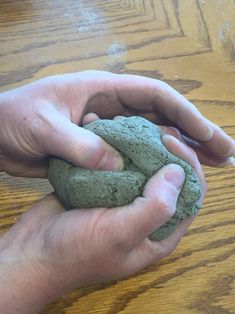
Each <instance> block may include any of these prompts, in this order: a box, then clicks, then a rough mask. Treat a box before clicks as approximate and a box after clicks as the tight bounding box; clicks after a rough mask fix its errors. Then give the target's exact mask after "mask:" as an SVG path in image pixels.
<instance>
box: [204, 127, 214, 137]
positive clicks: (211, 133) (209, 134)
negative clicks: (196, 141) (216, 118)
mask: <svg viewBox="0 0 235 314" xmlns="http://www.w3.org/2000/svg"><path fill="white" fill-rule="evenodd" d="M213 134H214V130H213V128H212V127H211V126H208V129H207V134H206V137H205V141H209V140H210V139H211V138H212V136H213Z"/></svg>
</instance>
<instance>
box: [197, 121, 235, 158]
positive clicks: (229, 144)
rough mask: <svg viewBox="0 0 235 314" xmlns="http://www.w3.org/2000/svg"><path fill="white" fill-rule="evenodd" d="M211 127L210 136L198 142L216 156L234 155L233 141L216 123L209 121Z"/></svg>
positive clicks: (234, 145) (234, 146)
mask: <svg viewBox="0 0 235 314" xmlns="http://www.w3.org/2000/svg"><path fill="white" fill-rule="evenodd" d="M211 128H212V129H213V136H212V138H211V139H210V140H208V141H206V142H203V143H200V144H201V145H202V146H204V147H205V148H206V149H207V150H208V151H211V152H213V153H214V154H215V155H217V156H218V157H222V158H228V157H232V156H234V155H235V141H234V140H233V139H232V138H231V137H230V136H228V135H227V134H226V133H225V132H224V131H223V130H222V129H221V128H220V127H218V126H217V125H215V124H213V123H211Z"/></svg>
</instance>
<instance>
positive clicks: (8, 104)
mask: <svg viewBox="0 0 235 314" xmlns="http://www.w3.org/2000/svg"><path fill="white" fill-rule="evenodd" d="M89 112H94V113H95V114H97V115H98V116H100V118H113V117H114V116H116V115H127V116H128V115H142V116H144V117H146V118H148V119H150V120H152V121H153V122H156V123H160V124H162V123H163V124H168V125H174V126H176V127H177V128H180V129H181V130H182V131H183V132H184V133H185V137H184V139H185V140H186V142H187V143H188V144H189V145H191V146H192V147H193V148H194V149H195V151H196V152H197V153H198V156H199V159H200V160H201V161H203V162H204V163H205V164H209V165H216V166H218V165H224V164H226V163H227V162H228V157H230V156H232V155H234V154H235V143H234V141H233V140H232V139H231V138H230V137H229V136H228V135H226V134H225V133H224V132H223V131H222V130H221V129H220V128H219V127H218V126H216V125H215V124H213V123H212V122H210V121H208V120H207V119H206V118H204V117H203V116H202V115H201V114H200V113H199V111H198V110H197V109H196V108H195V107H194V106H193V105H192V104H191V103H190V102H189V101H187V100H186V99H185V98H184V97H183V96H182V95H180V94H179V93H177V92H176V91H175V90H174V89H173V88H171V87H170V86H168V85H167V84H166V83H164V82H162V81H158V80H154V79H150V78H146V77H141V76H134V75H118V74H112V73H108V72H99V71H86V72H80V73H72V74H65V75H58V76H52V77H48V78H45V79H42V80H40V81H36V82H34V83H32V84H29V85H26V86H24V87H21V88H18V89H15V90H12V91H9V92H6V93H3V94H1V95H0V123H1V129H0V171H1V170H2V171H6V172H8V173H9V174H12V175H19V176H32V177H46V176H47V158H48V156H49V155H56V156H58V157H61V158H64V159H66V160H68V161H71V162H72V163H73V164H75V165H78V166H81V167H86V168H96V169H107V170H108V169H120V168H121V167H122V161H121V159H120V156H119V155H118V153H117V152H115V151H114V150H113V149H112V148H111V147H110V146H108V145H107V144H105V142H104V141H102V140H101V139H100V138H99V137H98V136H96V135H94V134H92V133H90V132H89V131H87V130H84V129H83V128H80V127H79V126H80V125H81V122H82V119H83V117H84V116H85V115H86V114H87V113H89ZM114 156H116V157H114Z"/></svg>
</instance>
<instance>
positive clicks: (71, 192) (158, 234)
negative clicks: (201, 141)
mask: <svg viewBox="0 0 235 314" xmlns="http://www.w3.org/2000/svg"><path fill="white" fill-rule="evenodd" d="M84 128H86V129H87V130H90V131H91V132H94V133H95V134H97V135H99V136H100V137H101V138H103V139H104V140H105V141H106V142H107V143H108V144H110V145H111V146H113V147H114V148H115V149H116V150H118V151H119V152H120V154H121V155H122V157H123V159H124V163H125V167H124V169H123V170H121V171H100V170H87V169H83V168H79V167H74V166H73V165H72V164H70V163H69V162H67V161H64V160H62V159H58V158H52V159H51V160H50V165H49V174H48V178H49V181H50V183H51V184H52V186H53V187H54V190H55V193H56V194H57V196H58V197H59V199H60V200H61V202H62V203H63V205H64V206H65V208H66V209H72V208H94V207H110V208H112V207H117V206H124V205H126V204H129V203H131V202H133V201H134V199H135V198H136V197H138V196H141V195H142V192H143V190H144V186H145V183H146V182H147V181H148V179H149V178H150V177H151V176H153V175H154V174H155V173H156V172H157V171H158V170H159V169H161V168H162V167H163V166H165V165H167V164H170V163H174V164H178V165H180V166H181V167H182V168H183V169H184V172H185V182H184V185H183V187H182V190H181V193H180V195H179V197H178V201H177V210H176V212H175V214H174V216H173V217H172V218H171V219H170V220H169V221H168V222H167V223H166V224H164V225H163V226H162V227H160V228H159V229H157V230H155V231H154V232H153V233H152V234H150V235H149V238H150V239H151V240H153V241H159V240H163V239H165V238H167V237H168V236H169V235H170V234H172V233H173V232H174V230H175V228H176V226H177V225H178V224H179V223H180V222H181V221H182V220H183V219H185V218H186V217H189V216H192V215H194V214H196V213H197V211H198V209H199V206H198V203H197V201H198V200H199V198H200V196H201V186H200V182H199V179H198V177H197V175H196V173H195V171H194V170H193V169H192V167H191V166H190V165H189V164H188V163H186V162H185V161H183V160H182V159H180V158H178V157H176V156H175V155H173V154H172V153H170V152H169V151H168V150H167V149H166V148H165V146H164V145H163V143H162V141H161V132H160V129H159V127H158V126H156V125H155V124H153V123H151V122H149V121H148V120H146V119H144V118H141V117H130V118H124V117H122V118H119V119H116V120H97V121H94V122H92V123H90V124H88V125H86V126H85V127H84ZM110 210H111V209H110ZM156 210H157V205H156Z"/></svg>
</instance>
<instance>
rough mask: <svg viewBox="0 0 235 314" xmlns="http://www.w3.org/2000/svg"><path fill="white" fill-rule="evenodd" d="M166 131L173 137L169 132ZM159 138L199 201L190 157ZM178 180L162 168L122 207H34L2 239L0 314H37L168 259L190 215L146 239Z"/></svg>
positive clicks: (51, 202)
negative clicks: (164, 234)
mask: <svg viewBox="0 0 235 314" xmlns="http://www.w3.org/2000/svg"><path fill="white" fill-rule="evenodd" d="M93 117H94V116H93ZM90 118H91V116H90V117H89V116H87V117H86V120H89V119H90ZM165 132H167V129H165ZM167 133H168V132H167ZM170 133H171V134H174V135H176V136H177V132H176V131H175V130H174V129H170ZM163 138H164V143H165V145H166V146H167V148H168V150H170V151H171V152H172V153H175V154H176V155H178V156H179V157H180V158H182V159H184V160H186V161H187V162H188V163H190V164H191V165H192V166H193V168H194V169H195V171H196V172H197V174H198V176H199V178H200V181H201V185H202V197H201V199H200V201H201V202H202V201H203V198H204V196H205V193H206V184H205V179H204V176H203V172H202V169H201V166H200V163H199V161H198V159H197V156H196V154H195V153H194V152H193V150H192V149H191V148H189V147H188V146H187V145H185V144H184V143H182V142H181V141H179V140H178V139H177V138H175V137H172V136H171V135H165V136H164V137H163ZM183 182H184V173H183V169H182V168H180V167H179V166H177V165H168V166H166V167H163V168H162V169H161V170H160V171H159V172H158V173H157V174H156V175H154V176H153V177H152V178H151V179H150V180H149V181H148V182H147V184H146V186H145V190H144V193H143V197H138V198H137V199H135V201H134V202H133V203H132V204H130V205H128V206H124V207H119V208H113V209H108V208H94V209H79V210H76V209H74V210H71V211H67V212H65V211H64V208H62V206H61V205H60V203H59V202H58V201H57V199H56V197H55V196H54V195H53V194H52V195H50V196H47V197H46V198H44V199H43V200H41V201H40V202H38V203H37V204H35V205H34V206H33V207H32V208H31V209H30V210H29V211H27V212H26V213H24V214H23V215H22V216H21V217H20V219H19V221H18V222H17V223H16V224H15V225H14V226H13V227H12V228H11V229H10V230H9V231H8V232H7V233H6V234H5V235H4V236H3V237H2V238H1V239H0V269H1V277H2V278H1V280H0V281H1V282H2V284H1V285H0V295H1V299H0V307H1V310H2V312H3V313H12V314H14V313H21V314H26V313H30V314H32V313H33V311H34V312H35V313H38V311H40V309H41V308H42V307H43V306H44V305H46V304H47V303H49V302H52V301H53V300H55V299H57V298H58V297H60V296H61V295H62V294H64V293H65V292H67V291H69V290H71V289H73V288H78V287H84V286H86V285H90V284H95V283H103V282H107V281H110V280H113V279H117V278H123V277H127V276H129V275H131V274H133V273H135V272H137V271H138V270H140V269H142V268H144V267H146V266H147V265H149V264H151V263H153V262H154V261H156V260H158V259H160V258H163V257H164V256H166V255H168V254H170V253H171V251H172V250H174V249H175V247H176V246H177V244H178V242H179V241H180V239H181V237H182V236H183V235H184V233H185V231H186V230H187V228H188V226H189V225H190V223H191V222H192V220H193V217H191V218H188V219H186V220H185V221H183V222H182V223H181V224H180V225H179V226H178V227H177V229H176V231H175V232H174V233H173V234H172V235H171V236H170V237H169V238H168V239H166V240H163V241H160V242H151V241H150V240H149V239H148V238H147V236H148V235H149V234H150V233H151V232H152V231H154V230H155V229H157V228H159V227H160V226H161V225H163V224H164V223H165V222H166V221H168V220H169V219H170V217H171V216H172V215H173V214H174V212H175V208H176V202H177V197H178V194H179V192H180V188H181V186H182V184H183Z"/></svg>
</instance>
